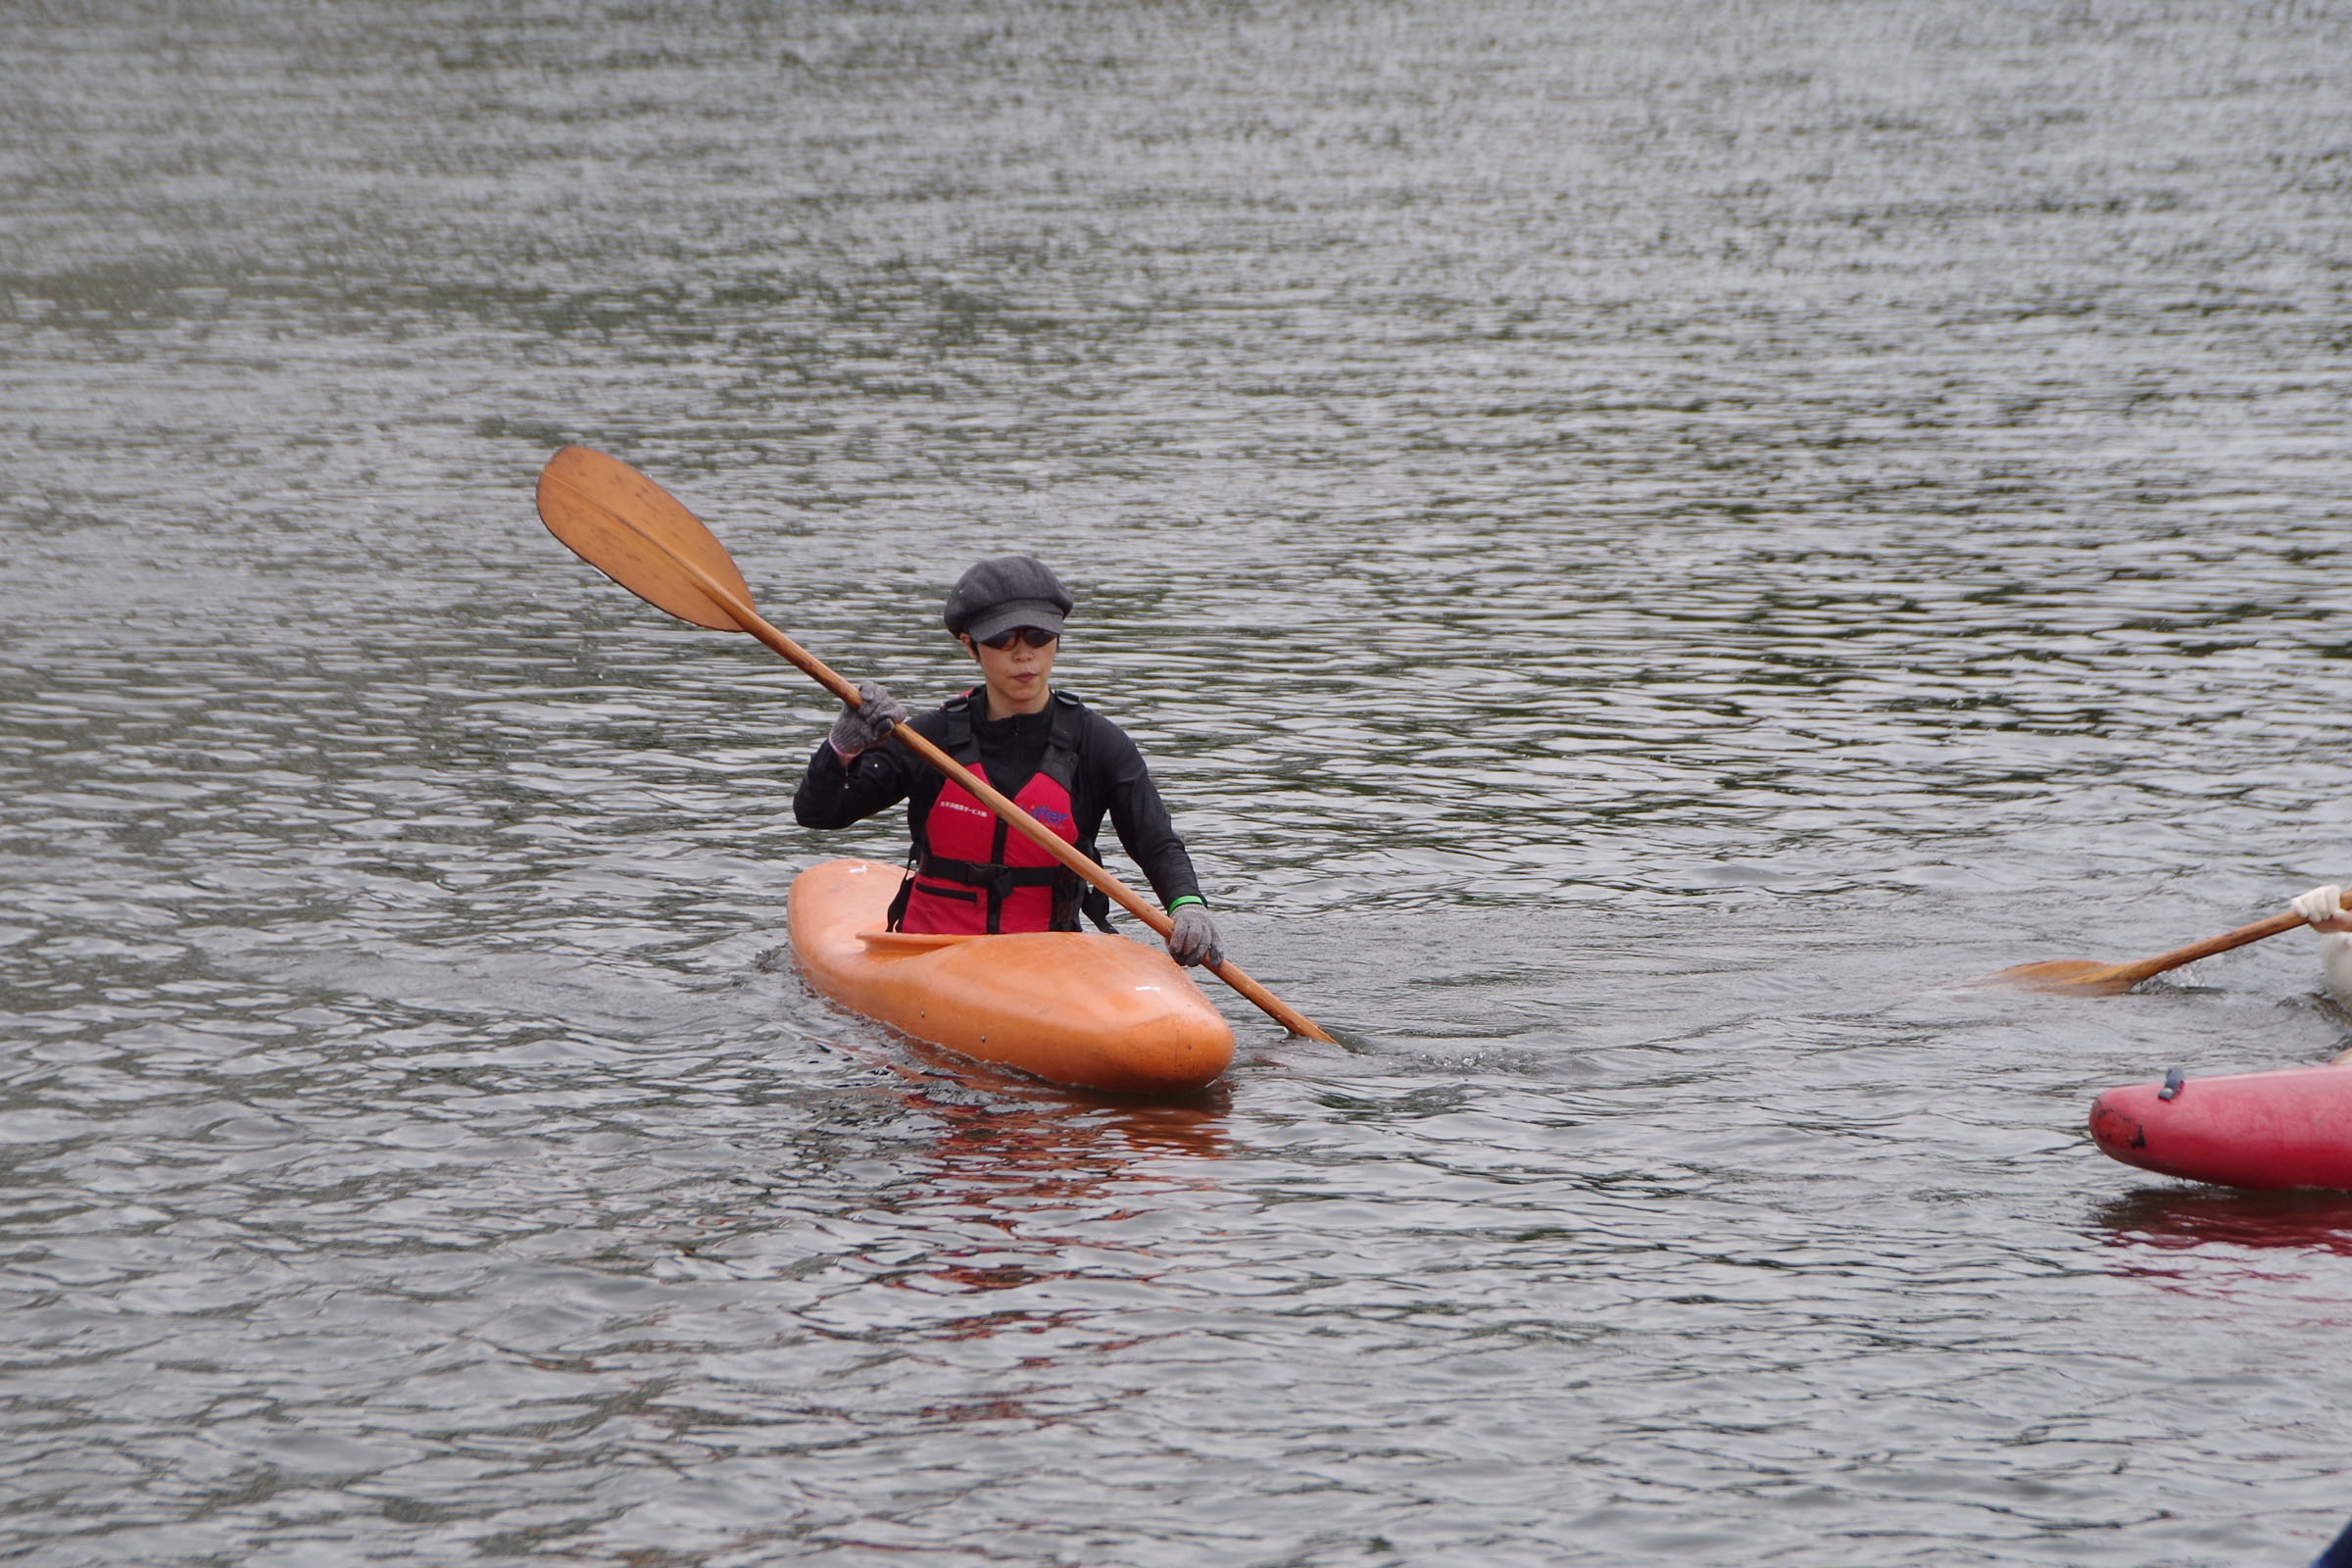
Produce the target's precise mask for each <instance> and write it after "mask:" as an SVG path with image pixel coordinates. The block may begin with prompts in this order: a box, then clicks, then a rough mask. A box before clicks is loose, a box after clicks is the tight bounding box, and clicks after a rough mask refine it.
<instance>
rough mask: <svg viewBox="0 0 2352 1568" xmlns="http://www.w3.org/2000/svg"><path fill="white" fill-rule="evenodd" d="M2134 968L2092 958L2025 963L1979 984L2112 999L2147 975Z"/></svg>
mask: <svg viewBox="0 0 2352 1568" xmlns="http://www.w3.org/2000/svg"><path fill="white" fill-rule="evenodd" d="M2144 978H2145V976H2142V975H2135V974H2133V973H2131V966H2130V965H2126V964H2120V963H2100V962H2098V961H2096V960H2095V959H2091V958H2051V959H2047V960H2045V961H2043V962H2041V963H2021V964H2017V965H2014V966H2013V967H2010V968H2007V969H2003V970H2001V971H2000V972H1999V973H1998V974H1988V975H1986V976H1985V977H1984V978H1983V979H1981V980H1979V981H1977V982H1976V983H1977V984H1978V985H1982V986H2015V987H2017V988H2018V989H2019V990H2020V991H2067V992H2072V993H2074V994H2075V995H2077V996H2084V997H2112V996H2114V995H2116V994H2117V993H2118V992H2123V991H2129V990H2131V988H2132V986H2134V985H2135V984H2137V983H2138V982H2139V981H2140V980H2141V979H2144Z"/></svg>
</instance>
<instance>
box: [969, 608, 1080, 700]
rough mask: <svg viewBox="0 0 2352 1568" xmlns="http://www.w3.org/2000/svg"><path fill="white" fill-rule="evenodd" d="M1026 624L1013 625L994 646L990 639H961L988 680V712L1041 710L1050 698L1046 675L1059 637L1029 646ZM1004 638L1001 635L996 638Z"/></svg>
mask: <svg viewBox="0 0 2352 1568" xmlns="http://www.w3.org/2000/svg"><path fill="white" fill-rule="evenodd" d="M1027 630H1028V628H1027V627H1020V626H1016V627H1014V628H1013V630H1012V633H1011V636H1010V638H1009V640H1005V646H1004V647H1003V648H998V647H996V646H994V644H992V643H981V642H974V641H973V640H972V639H971V638H970V637H968V636H967V637H965V638H964V639H963V646H964V647H966V648H968V649H970V650H971V651H972V657H973V658H974V659H977V660H978V661H980V674H981V677H982V678H983V679H984V680H986V681H987V682H988V716H989V717H991V718H1009V717H1011V716H1012V715H1013V714H1015V713H1041V712H1043V711H1045V708H1046V704H1048V703H1049V702H1051V701H1053V699H1054V688H1053V686H1052V685H1050V684H1049V683H1048V678H1049V677H1050V676H1051V675H1052V674H1053V673H1054V654H1056V653H1058V652H1059V651H1060V649H1061V639H1060V638H1059V637H1055V638H1054V639H1053V640H1052V641H1050V642H1048V643H1047V644H1046V645H1045V646H1044V647H1043V648H1032V647H1030V646H1029V639H1028V638H1027V637H1026V636H1025V635H1023V633H1024V632H1026V631H1027ZM1000 640H1004V639H1000Z"/></svg>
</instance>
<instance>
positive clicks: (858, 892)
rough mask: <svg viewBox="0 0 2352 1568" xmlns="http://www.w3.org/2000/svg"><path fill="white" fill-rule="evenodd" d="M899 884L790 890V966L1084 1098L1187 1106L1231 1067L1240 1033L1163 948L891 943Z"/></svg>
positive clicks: (832, 882) (886, 880) (846, 877)
mask: <svg viewBox="0 0 2352 1568" xmlns="http://www.w3.org/2000/svg"><path fill="white" fill-rule="evenodd" d="M902 875H904V873H903V872H901V871H900V870H899V868H898V867H896V866H890V865H883V864H880V863H878V862H876V861H873V860H826V861H824V862H822V863H820V864H817V865H812V866H810V867H809V869H808V870H806V871H803V872H802V873H801V874H800V875H799V876H797V877H795V878H793V883H792V910H791V921H790V924H791V934H792V953H793V957H794V958H795V959H797V960H798V961H799V963H800V966H801V973H802V974H803V975H804V976H806V977H807V978H808V981H809V987H810V989H812V990H814V991H815V992H816V993H817V994H818V995H819V996H822V997H827V998H830V999H831V1000H832V1001H834V1002H837V1003H839V1004H841V1005H843V1006H845V1007H848V1008H849V1009H850V1010H851V1011H853V1012H861V1013H863V1014H865V1015H866V1016H867V1017H869V1018H874V1019H877V1020H879V1021H881V1022H883V1023H886V1024H889V1025H890V1026H891V1027H892V1028H894V1029H897V1030H898V1031H900V1032H901V1033H902V1034H907V1035H911V1036H913V1037H914V1038H915V1039H917V1040H927V1041H929V1042H931V1043H932V1044H933V1045H936V1046H945V1047H947V1049H948V1050H950V1051H953V1052H956V1053H957V1054H961V1055H966V1056H970V1057H972V1058H974V1059H975V1060H978V1061H991V1062H997V1063H999V1064H1001V1065H1004V1066H1007V1067H1017V1068H1019V1069H1020V1070H1021V1071H1023V1072H1026V1073H1031V1074H1033V1075H1035V1076H1037V1077H1039V1078H1043V1079H1045V1080H1046V1081H1047V1082H1049V1083H1056V1084H1067V1085H1069V1086H1070V1087H1072V1088H1076V1089H1107V1090H1112V1091H1114V1092H1117V1093H1120V1094H1134V1095H1180V1094H1187V1093H1190V1092H1191V1091H1193V1090H1196V1089H1200V1088H1202V1087H1204V1086H1206V1085H1207V1084H1209V1083H1210V1082H1212V1081H1213V1080H1214V1079H1215V1078H1216V1076H1217V1075H1218V1074H1219V1073H1221V1072H1223V1071H1224V1070H1225V1068H1226V1066H1227V1065H1228V1064H1229V1063H1230V1062H1231V1061H1232V1060H1233V1028H1232V1026H1231V1025H1230V1024H1228V1023H1226V1021H1225V1019H1224V1017H1223V1015H1222V1014H1220V1013H1219V1012H1218V1011H1217V1009H1216V1008H1215V1007H1213V1006H1210V1005H1209V1002H1208V999H1207V998H1206V997H1204V996H1202V995H1201V988H1200V987H1199V986H1197V985H1195V984H1194V983H1193V979H1192V976H1190V975H1188V974H1186V973H1185V972H1184V970H1182V969H1181V968H1179V967H1177V965H1176V963H1175V961H1174V960H1173V959H1171V958H1170V957H1169V956H1167V954H1166V953H1164V952H1162V951H1161V950H1160V949H1159V948H1157V947H1147V946H1145V945H1144V944H1143V943H1141V942H1130V941H1129V940H1127V938H1125V937H1119V936H1109V935H1105V934H1103V933H1102V932H1096V931H1030V932H1020V933H1017V934H1014V935H1010V936H908V935H903V934H900V933H898V932H893V931H887V930H885V929H883V927H884V925H885V923H886V921H887V919H888V913H889V909H890V900H891V895H892V894H894V893H896V892H898V890H899V879H900V877H901V876H902Z"/></svg>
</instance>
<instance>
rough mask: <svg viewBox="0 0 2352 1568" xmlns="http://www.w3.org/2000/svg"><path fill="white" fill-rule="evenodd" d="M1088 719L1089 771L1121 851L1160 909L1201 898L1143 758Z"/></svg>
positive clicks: (1103, 722) (1105, 725)
mask: <svg viewBox="0 0 2352 1568" xmlns="http://www.w3.org/2000/svg"><path fill="white" fill-rule="evenodd" d="M1087 716H1088V718H1089V719H1090V720H1091V722H1090V724H1089V729H1090V733H1089V734H1088V736H1087V742H1088V744H1087V764H1088V765H1087V771H1088V773H1089V774H1090V775H1092V777H1091V780H1090V782H1092V783H1093V784H1094V786H1095V788H1096V789H1098V790H1101V791H1102V792H1103V795H1102V798H1103V799H1106V800H1107V801H1108V802H1109V804H1110V825H1111V827H1112V828H1113V829H1114V830H1115V831H1116V832H1117V833H1118V835H1119V847H1120V848H1121V849H1123V850H1125V851H1126V852H1127V858H1129V859H1131V860H1133V861H1134V862H1135V863H1136V866H1137V868H1138V869H1140V870H1141V871H1142V872H1143V873H1144V876H1145V878H1146V879H1147V880H1148V881H1150V882H1151V884H1152V892H1154V893H1156V894H1158V895H1159V903H1160V907H1162V908H1165V907H1167V906H1168V905H1169V904H1170V903H1171V902H1173V901H1174V900H1177V899H1188V898H1189V899H1198V898H1200V897H1201V879H1200V878H1199V877H1197V876H1195V875H1194V874H1193V858H1192V856H1191V854H1190V853H1188V852H1187V851H1186V849H1185V847H1184V840H1183V839H1182V838H1180V837H1178V836H1177V833H1176V824H1175V822H1174V821H1173V820H1172V819H1171V818H1170V817H1169V815H1168V808H1167V805H1166V803H1165V802H1163V801H1161V800H1160V798H1159V786H1158V785H1156V784H1154V783H1152V770H1151V769H1150V768H1149V767H1146V766H1145V765H1144V754H1143V753H1142V752H1140V751H1138V750H1136V745H1135V742H1134V741H1132V740H1130V739H1128V738H1127V732H1126V731H1125V730H1123V729H1121V728H1119V726H1118V725H1116V724H1113V723H1112V722H1111V721H1110V720H1109V719H1107V718H1104V717H1103V715H1102V714H1100V713H1091V712H1090V713H1089V714H1088V715H1087ZM1203 902H1205V901H1203Z"/></svg>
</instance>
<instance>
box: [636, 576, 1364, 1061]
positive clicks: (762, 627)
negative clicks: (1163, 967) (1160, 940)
mask: <svg viewBox="0 0 2352 1568" xmlns="http://www.w3.org/2000/svg"><path fill="white" fill-rule="evenodd" d="M670 556H671V559H672V560H674V561H676V562H677V564H679V565H680V566H681V567H683V568H684V569H685V570H686V572H687V573H688V575H690V576H692V577H693V578H694V579H695V583H696V586H698V587H700V588H701V589H702V590H703V592H705V593H707V594H709V595H710V596H711V602H712V603H714V604H716V605H717V606H718V607H719V608H720V609H721V610H724V611H725V612H726V613H728V614H730V615H732V616H734V617H735V621H736V624H738V625H740V626H741V627H742V628H743V629H744V630H745V631H748V632H750V633H751V634H752V635H753V636H754V637H757V638H759V639H760V641H761V642H763V643H765V644H766V645H767V646H768V647H769V648H771V649H773V650H774V651H775V652H777V653H778V654H781V655H783V656H784V658H786V659H787V660H790V661H791V662H793V663H794V664H795V665H797V666H798V667H799V668H800V670H801V673H803V674H805V675H807V676H808V677H809V679H811V680H813V681H815V682H816V683H817V684H818V685H819V686H822V687H823V688H824V689H825V690H827V691H829V692H831V693H832V694H833V695H834V696H836V697H838V698H840V699H841V700H842V701H843V702H844V703H846V704H848V705H849V706H850V707H852V708H861V707H863V706H864V703H863V701H862V700H861V699H860V698H859V697H858V688H857V687H855V686H853V685H851V684H850V683H849V682H848V681H847V680H844V679H843V678H842V677H841V676H840V675H838V674H836V673H834V671H833V670H832V668H831V667H829V666H828V665H827V664H826V663H825V662H824V661H823V660H821V659H819V658H817V657H816V656H815V655H814V654H812V653H810V652H809V650H808V649H806V648H803V647H802V646H801V645H800V644H799V643H796V642H794V641H793V640H792V639H791V638H789V637H787V636H785V635H784V634H783V633H782V632H780V631H778V630H777V629H776V628H775V627H773V626H771V625H769V624H768V623H767V620H766V618H765V617H764V616H762V615H761V614H760V613H759V612H758V611H756V610H754V609H753V608H752V607H751V606H750V605H748V604H746V603H744V600H743V596H742V595H740V594H738V593H736V592H735V591H734V590H733V589H731V588H729V587H727V586H726V585H725V584H724V583H721V582H720V581H718V580H717V579H716V578H715V577H712V576H711V574H710V573H709V572H707V571H705V570H703V569H702V568H701V567H700V566H698V565H696V564H694V563H693V562H691V561H688V560H686V559H684V558H683V557H681V556H678V555H677V554H676V553H675V552H674V551H673V552H670ZM893 734H894V736H895V737H896V738H897V739H898V740H899V741H900V743H901V744H903V745H905V746H906V748H907V750H908V751H910V752H912V753H914V755H915V756H917V757H919V758H921V759H922V760H924V761H926V762H928V763H930V764H931V765H932V766H933V767H935V768H937V769H939V770H940V771H941V772H942V773H945V774H946V775H947V776H948V777H949V778H952V779H954V780H955V781H956V783H957V784H959V785H961V786H962V787H963V788H964V789H966V790H968V791H970V792H971V794H972V796H973V797H974V798H975V799H977V800H978V801H979V802H980V803H981V804H982V805H983V806H986V807H987V808H988V809H990V810H992V811H994V812H996V813H997V815H998V816H1000V817H1002V818H1003V819H1004V820H1005V823H1006V824H1007V825H1009V826H1010V827H1011V828H1012V829H1013V830H1014V831H1015V832H1017V833H1019V834H1020V835H1021V836H1022V837H1023V838H1026V839H1028V840H1029V841H1030V842H1031V843H1033V844H1035V845H1036V846H1037V847H1038V848H1039V849H1041V850H1044V851H1045V852H1046V853H1047V854H1048V855H1051V856H1053V857H1054V858H1055V859H1056V860H1059V861H1060V862H1061V863H1062V864H1063V865H1065V866H1067V867H1069V868H1070V869H1071V870H1072V871H1074V872H1076V873H1077V874H1078V875H1079V876H1081V877H1083V878H1085V879H1086V881H1087V882H1088V883H1089V884H1091V885H1092V886H1094V887H1097V888H1099V889H1101V890H1102V891H1103V893H1104V894H1105V895H1107V896H1108V897H1109V898H1110V899H1111V900H1112V901H1113V902H1114V903H1116V904H1117V905H1118V907H1120V908H1122V909H1125V910H1126V911H1127V912H1128V913H1129V914H1132V915H1134V916H1135V917H1136V918H1137V919H1138V920H1141V921H1143V922H1144V924H1146V925H1148V926H1150V927H1151V928H1152V930H1154V931H1156V932H1158V933H1159V934H1160V935H1161V936H1162V937H1165V936H1166V935H1167V934H1168V932H1169V930H1170V929H1171V928H1172V927H1173V926H1174V924H1175V922H1174V921H1172V920H1170V919H1169V918H1168V917H1167V916H1166V915H1165V914H1163V913H1161V912H1160V911H1159V910H1157V909H1154V908H1153V907H1152V906H1151V905H1149V904H1146V903H1145V902H1144V900H1143V897H1142V896H1141V895H1140V894H1138V893H1136V892H1135V891H1134V890H1133V889H1131V888H1130V887H1128V886H1127V884H1126V883H1124V882H1122V881H1120V880H1119V879H1118V878H1117V877H1115V876H1112V875H1111V874H1110V873H1109V872H1108V871H1105V870H1104V869H1103V867H1102V866H1100V865H1098V864H1096V863H1095V861H1094V860H1092V859H1090V858H1088V857H1087V856H1086V854H1085V853H1084V852H1083V851H1081V850H1080V849H1079V848H1078V847H1077V846H1076V845H1074V844H1072V843H1070V842H1069V841H1068V840H1067V839H1064V838H1061V837H1059V836H1058V835H1056V834H1055V833H1054V831H1053V830H1052V829H1051V828H1048V827H1047V826H1046V825H1045V824H1044V823H1043V822H1040V821H1039V820H1038V819H1037V818H1036V817H1034V816H1031V815H1030V814H1029V813H1028V812H1027V811H1024V810H1022V809H1020V808H1019V807H1018V806H1016V805H1014V804H1013V803H1012V802H1011V801H1010V800H1008V799H1006V798H1005V796H1004V795H1003V794H1001V793H999V792H998V791H997V790H995V789H993V788H991V787H990V786H989V784H988V782H987V781H986V780H985V779H983V778H981V777H980V775H979V774H977V773H975V772H973V771H972V770H971V769H970V768H968V767H966V766H964V765H963V764H962V763H961V762H958V761H957V760H956V759H954V758H953V757H950V756H949V755H948V754H947V753H945V752H943V751H941V750H940V749H939V748H938V747H937V746H935V745H933V744H932V743H931V742H930V741H928V740H925V739H924V738H923V737H922V736H921V735H919V734H917V733H916V732H915V728H914V726H913V725H912V724H908V723H905V722H902V723H900V725H899V726H898V728H897V729H896V730H895V731H893ZM1203 967H1208V970H1209V973H1211V974H1213V975H1215V976H1216V977H1217V978H1218V979H1220V980H1222V981H1224V982H1225V983H1226V984H1227V985H1229V986H1231V987H1233V989H1234V990H1236V991H1238V992H1240V993H1241V994H1242V995H1243V996H1244V997H1247V998H1248V999H1249V1000H1250V1002H1251V1003H1252V1004H1254V1005H1256V1006H1257V1008H1258V1009H1259V1010H1260V1011H1262V1012H1264V1013H1265V1014H1266V1016H1268V1017H1270V1018H1272V1019H1273V1020H1274V1021H1275V1022H1276V1023H1279V1024H1281V1025H1282V1026H1283V1027H1284V1028H1285V1029H1288V1030H1289V1031H1290V1032H1291V1033H1293V1034H1295V1035H1300V1036H1303V1037H1304V1038H1306V1039H1308V1040H1321V1041H1325V1042H1329V1041H1330V1040H1331V1036H1329V1035H1327V1034H1325V1033H1324V1032H1323V1031H1322V1030H1321V1029H1319V1028H1317V1027H1316V1026H1315V1024H1314V1021H1313V1020H1312V1019H1310V1018H1308V1017H1307V1016H1306V1015H1305V1014H1304V1013H1302V1012H1300V1011H1299V1010H1298V1009H1297V1008H1295V1007H1293V1006H1291V1005H1290V1004H1288V1003H1286V1002H1284V1001H1283V1000H1282V999H1281V998H1280V997H1277V996H1276V995H1274V993H1273V992H1271V991H1268V990H1267V989H1266V988H1265V987H1264V986H1261V985H1259V984H1258V983H1257V982H1256V981H1254V980H1252V979H1250V977H1249V976H1248V975H1246V974H1244V973H1243V972H1242V971H1241V967H1240V966H1239V965H1238V964H1234V963H1230V962H1227V963H1219V964H1216V965H1214V966H1213V967H1210V966H1207V965H1203Z"/></svg>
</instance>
